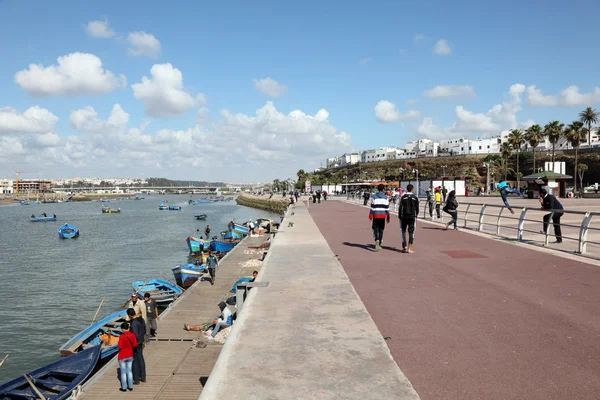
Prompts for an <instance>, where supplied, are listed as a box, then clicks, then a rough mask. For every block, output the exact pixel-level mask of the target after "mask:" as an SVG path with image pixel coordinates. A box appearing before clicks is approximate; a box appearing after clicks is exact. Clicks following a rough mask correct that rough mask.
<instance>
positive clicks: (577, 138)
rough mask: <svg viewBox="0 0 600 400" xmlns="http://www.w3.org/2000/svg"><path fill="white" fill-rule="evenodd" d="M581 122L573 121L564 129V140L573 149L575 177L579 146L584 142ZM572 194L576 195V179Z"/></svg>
mask: <svg viewBox="0 0 600 400" xmlns="http://www.w3.org/2000/svg"><path fill="white" fill-rule="evenodd" d="M584 129H585V128H584V127H583V122H581V121H573V122H572V123H570V124H569V125H568V126H567V127H566V128H565V138H566V139H567V140H568V141H569V143H571V146H573V148H574V149H575V171H574V172H575V173H574V174H573V175H577V165H578V160H579V145H580V144H581V142H584V141H585V131H584ZM574 181H575V183H574V185H573V192H574V193H577V177H575V179H574Z"/></svg>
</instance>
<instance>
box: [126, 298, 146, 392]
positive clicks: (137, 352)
mask: <svg viewBox="0 0 600 400" xmlns="http://www.w3.org/2000/svg"><path fill="white" fill-rule="evenodd" d="M127 316H128V317H129V318H130V319H131V333H133V334H134V335H135V338H136V339H137V342H138V346H137V347H135V348H134V349H133V368H132V369H133V371H132V372H133V384H134V385H139V384H140V381H142V382H146V361H144V345H145V343H146V323H145V322H144V319H143V318H142V317H141V316H140V317H138V318H136V317H135V310H134V309H133V308H129V309H128V310H127Z"/></svg>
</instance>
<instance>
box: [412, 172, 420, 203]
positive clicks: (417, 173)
mask: <svg viewBox="0 0 600 400" xmlns="http://www.w3.org/2000/svg"><path fill="white" fill-rule="evenodd" d="M415 173H416V174H417V197H419V170H418V169H416V168H415V169H413V174H415Z"/></svg>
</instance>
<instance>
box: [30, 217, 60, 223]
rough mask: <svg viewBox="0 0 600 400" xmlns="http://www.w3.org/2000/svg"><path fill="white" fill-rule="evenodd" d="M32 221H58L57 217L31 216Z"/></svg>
mask: <svg viewBox="0 0 600 400" xmlns="http://www.w3.org/2000/svg"><path fill="white" fill-rule="evenodd" d="M29 220H30V221H31V222H47V221H56V217H35V218H31V217H29Z"/></svg>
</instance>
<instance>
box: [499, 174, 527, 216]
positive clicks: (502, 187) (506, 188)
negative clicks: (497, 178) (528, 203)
mask: <svg viewBox="0 0 600 400" xmlns="http://www.w3.org/2000/svg"><path fill="white" fill-rule="evenodd" d="M496 188H497V189H498V190H499V191H500V197H502V201H503V202H504V205H505V206H506V208H508V211H510V213H511V214H514V213H515V212H514V211H513V209H512V207H511V206H510V204H508V194H509V193H514V194H516V195H519V196H522V195H521V192H519V191H518V190H517V189H513V188H511V187H510V185H509V184H508V182H506V181H502V182H500V183H499V184H498V185H496Z"/></svg>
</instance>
